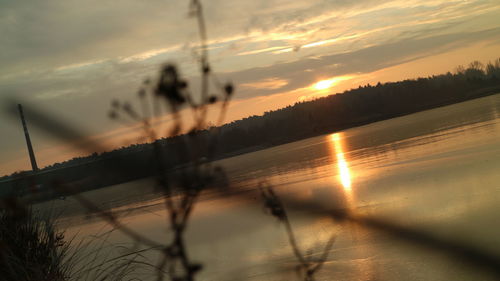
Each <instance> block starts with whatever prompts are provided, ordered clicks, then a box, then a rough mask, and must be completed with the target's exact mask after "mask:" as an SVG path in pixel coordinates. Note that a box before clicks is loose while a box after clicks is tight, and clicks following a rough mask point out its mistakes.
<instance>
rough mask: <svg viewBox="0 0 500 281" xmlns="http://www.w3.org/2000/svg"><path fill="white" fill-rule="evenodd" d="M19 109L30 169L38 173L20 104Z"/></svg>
mask: <svg viewBox="0 0 500 281" xmlns="http://www.w3.org/2000/svg"><path fill="white" fill-rule="evenodd" d="M17 106H18V108H19V115H21V122H22V123H23V129H24V137H25V138H26V145H27V146H28V153H29V155H30V161H31V168H32V169H33V172H36V171H38V166H37V165H36V159H35V153H34V152H33V146H32V145H31V139H30V134H29V133H28V126H26V120H24V114H23V107H22V106H21V104H18V105H17Z"/></svg>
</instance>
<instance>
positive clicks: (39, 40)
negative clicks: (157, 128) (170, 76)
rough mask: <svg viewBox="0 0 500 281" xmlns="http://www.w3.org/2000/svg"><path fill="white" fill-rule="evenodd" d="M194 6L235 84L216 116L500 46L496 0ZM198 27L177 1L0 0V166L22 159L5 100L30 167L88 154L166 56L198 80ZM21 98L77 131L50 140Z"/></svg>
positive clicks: (479, 56)
mask: <svg viewBox="0 0 500 281" xmlns="http://www.w3.org/2000/svg"><path fill="white" fill-rule="evenodd" d="M202 4H203V9H204V15H205V19H206V25H207V31H208V43H209V44H208V49H209V54H210V61H211V64H212V69H213V71H214V72H215V73H216V74H217V77H218V78H219V80H221V81H231V82H233V83H234V84H235V86H236V92H235V96H234V100H233V101H232V102H231V104H230V107H229V110H228V113H227V116H226V119H225V121H226V122H230V121H233V120H237V119H241V118H244V117H247V116H250V115H261V114H263V113H264V112H266V111H270V110H274V109H277V108H280V107H284V106H287V105H291V104H294V103H296V102H298V101H303V100H310V99H314V98H317V97H321V96H326V95H329V94H335V93H339V92H343V91H345V90H347V89H350V88H357V87H358V86H359V85H365V84H367V83H371V84H375V83H377V82H379V81H381V82H387V81H397V80H402V79H409V78H416V77H421V76H428V75H433V74H440V73H445V72H447V71H453V70H454V69H455V68H456V67H457V66H458V65H464V66H467V64H469V63H470V62H471V61H474V60H479V61H482V62H483V63H485V62H488V61H490V60H491V61H492V60H495V59H497V58H499V57H500V52H499V50H500V21H499V20H498V19H499V18H500V2H499V1H498V0H419V1H417V0H359V1H347V0H307V1H298V0H252V1H248V0H244V1H243V0H233V1H226V0H211V1H202ZM198 38H199V35H198V29H197V25H196V19H195V18H193V17H190V16H189V1H188V0H168V1H167V0H146V1H144V0H143V1H139V0H121V1H111V0H99V1H97V0H84V1H81V0H79V1H76V0H65V1H61V0H44V1H37V0H24V1H16V0H0V132H1V133H0V135H1V136H2V137H1V138H0V145H1V150H0V157H1V158H0V159H1V160H0V175H4V174H10V173H12V172H14V171H20V170H26V169H29V168H30V162H29V158H28V153H27V150H26V147H25V142H24V136H23V131H22V127H21V123H20V120H19V118H18V117H17V116H15V115H12V114H8V113H7V111H6V110H4V109H5V108H6V106H7V105H9V104H11V103H12V101H14V102H16V103H22V104H23V105H24V106H25V111H26V112H25V114H26V117H27V122H28V127H29V129H30V133H31V139H32V142H33V147H34V149H35V154H36V156H37V161H38V162H39V166H41V167H43V166H46V165H49V164H51V163H54V162H59V161H64V160H66V159H69V158H72V157H75V156H79V155H86V154H88V153H89V151H88V150H86V149H76V148H75V146H74V145H73V144H74V143H78V142H80V143H81V142H82V141H88V140H94V141H98V142H99V143H101V144H103V146H105V147H106V148H109V149H112V148H115V147H120V146H125V145H127V144H130V143H134V142H137V141H138V138H137V135H138V134H139V130H138V126H137V125H134V124H131V125H127V124H124V123H123V122H117V121H116V120H111V119H109V118H108V117H107V116H108V112H109V109H110V103H111V101H112V100H114V99H117V100H121V101H130V102H131V103H132V104H135V103H136V102H137V100H138V98H137V91H138V89H139V87H140V85H141V83H142V81H144V79H147V78H150V79H153V80H154V79H155V77H157V75H158V71H159V69H160V67H161V66H162V65H164V64H165V63H175V64H176V65H177V66H178V67H179V69H180V70H181V73H182V75H183V76H185V77H187V79H188V81H189V83H190V85H191V86H192V87H193V89H194V90H196V89H197V85H198V81H199V79H198V78H197V77H198V76H199V73H198V66H197V59H196V55H195V54H196V52H197V50H199V39H198ZM324 80H327V82H321V83H319V84H318V82H320V81H324ZM194 92H196V91H194ZM30 107H32V108H36V109H37V110H39V111H42V112H45V113H46V114H49V116H52V117H54V118H57V119H58V120H61V121H62V122H64V123H67V124H70V125H71V126H72V127H73V128H77V129H78V130H79V131H80V132H81V134H82V135H83V136H84V137H85V138H84V139H72V140H71V141H68V140H67V139H65V140H62V139H59V138H58V137H56V136H54V135H52V134H51V133H50V132H47V131H45V130H43V129H41V128H37V127H36V126H34V125H33V124H32V123H31V125H30V114H29V108H30ZM214 115H215V111H213V112H211V115H210V116H214ZM186 118H189V116H187V115H186ZM162 120H163V122H162V123H161V124H162V126H168V124H169V117H168V116H165V117H164V118H163V119H162ZM214 122H215V121H214Z"/></svg>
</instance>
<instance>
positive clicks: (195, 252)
mask: <svg viewBox="0 0 500 281" xmlns="http://www.w3.org/2000/svg"><path fill="white" fill-rule="evenodd" d="M499 117H500V95H498V94H497V95H495V96H490V97H486V98H482V99H477V100H473V101H468V102H465V103H461V104H456V105H451V106H447V107H443V108H438V109H433V110H429V111H425V112H420V113H417V114H412V115H409V116H404V117H400V118H395V119H391V120H387V121H382V122H377V123H374V124H370V125H366V126H362V127H358V128H353V129H349V130H346V131H342V132H337V133H334V134H330V135H323V136H319V137H314V138H309V139H305V140H302V141H298V142H294V143H289V144H285V145H281V146H277V147H273V148H269V149H265V150H262V151H257V152H253V153H249V154H245V155H240V156H237V157H233V158H229V159H224V160H221V161H218V162H217V164H220V165H222V166H223V167H225V169H226V172H227V173H228V174H229V177H230V180H231V185H232V190H233V191H235V194H236V195H235V196H231V197H227V196H221V194H220V193H218V192H217V191H209V192H207V193H205V194H204V195H203V196H202V198H201V201H200V202H199V204H198V205H197V206H196V209H195V212H194V217H193V219H192V221H191V224H190V226H189V229H188V233H187V241H188V250H189V253H190V256H191V257H192V258H193V259H194V260H196V261H200V262H202V263H203V264H204V270H203V271H202V273H201V274H200V276H199V277H200V278H199V279H200V280H298V278H297V277H296V274H295V272H294V266H295V265H296V260H295V258H294V256H293V255H292V252H291V249H290V246H289V244H288V240H287V238H286V235H285V232H284V227H283V226H282V225H281V224H279V223H278V222H277V221H276V219H275V218H273V217H270V216H269V215H266V214H265V212H264V210H263V207H262V202H261V200H260V198H259V197H257V196H254V195H252V194H254V193H252V192H251V191H255V190H256V189H257V186H258V185H259V183H261V182H262V181H266V182H268V183H269V184H271V185H272V186H274V188H275V190H276V191H277V193H279V194H280V195H282V196H285V197H289V198H294V199H296V200H306V201H307V202H314V203H315V204H317V205H318V206H325V207H332V206H335V207H343V208H348V209H349V210H351V211H352V212H353V213H355V214H361V215H369V216H375V217H379V218H384V219H386V220H388V221H390V222H394V223H398V224H401V225H404V226H407V227H411V228H416V229H420V230H424V231H426V232H428V233H431V234H433V235H436V236H438V237H442V238H446V239H452V240H453V241H463V242H464V243H467V244H470V245H474V246H475V247H477V248H480V249H485V250H488V251H490V252H494V253H497V254H498V255H499V256H500V242H499V241H498V238H499V237H500V118H499ZM151 186H152V185H151V181H150V180H148V179H145V180H140V181H135V182H130V183H127V184H122V185H118V186H113V187H109V188H106V189H102V190H97V191H92V192H87V193H85V196H86V197H88V198H89V199H91V200H93V201H94V202H96V204H99V205H100V206H101V207H103V208H110V209H113V210H114V211H115V212H117V213H120V214H121V217H122V220H123V221H124V222H125V223H126V224H127V225H128V226H130V227H132V228H134V229H136V230H138V231H139V232H141V233H144V234H145V235H147V236H149V237H151V238H152V239H155V240H157V241H165V238H166V237H168V235H169V234H168V231H167V225H166V224H165V221H166V219H165V214H164V210H163V209H162V205H161V200H160V199H159V198H158V195H157V194H155V193H154V192H153V191H152V189H151ZM47 205H51V206H53V207H55V208H56V209H58V210H65V213H66V214H70V215H68V217H66V218H64V219H62V220H61V225H62V226H65V227H68V235H71V234H74V233H77V232H78V233H79V234H78V237H85V236H86V235H89V234H95V233H96V232H99V233H104V232H105V231H106V230H107V229H109V227H108V226H106V224H105V223H103V222H101V221H99V220H98V219H92V218H91V219H89V217H91V215H88V214H84V212H83V211H82V210H81V207H79V206H78V204H76V203H75V202H74V199H73V198H68V199H67V200H65V201H61V200H59V201H57V202H50V203H45V205H44V206H45V207H46V206H47ZM288 211H289V214H290V220H291V222H292V226H293V228H294V230H295V232H296V235H297V237H298V242H299V245H300V247H301V249H302V250H303V251H305V252H307V253H309V254H310V255H313V256H314V255H319V253H320V252H321V249H322V248H323V247H324V245H325V243H326V240H327V239H328V238H329V237H330V235H332V233H333V234H335V235H336V240H335V243H334V246H333V248H332V250H331V252H330V255H329V260H328V262H327V263H326V264H325V266H324V267H323V268H322V270H321V271H320V272H318V274H317V275H316V277H317V280H357V281H361V280H494V279H493V277H491V276H488V275H487V274H485V273H481V272H480V271H477V270H476V269H474V268H471V267H469V266H468V265H467V264H465V263H463V262H460V261H457V260H454V259H452V258H451V259H450V258H449V257H447V256H445V255H443V254H442V253H439V252H434V251H430V250H428V249H425V248H422V247H419V246H417V245H413V244H407V243H404V242H401V241H399V240H397V239H394V238H392V237H390V236H388V235H386V234H384V233H380V232H377V231H374V230H370V229H367V228H364V227H363V226H360V225H354V224H351V223H347V224H338V223H335V222H333V221H331V220H330V219H328V218H326V217H320V216H312V215H308V214H305V213H303V212H300V211H298V210H293V209H289V210H288ZM82 218H87V219H82ZM109 241H111V242H113V243H123V242H127V241H128V240H127V238H125V237H124V236H123V235H121V234H119V233H118V232H114V233H112V234H111V235H110V237H109ZM150 255H151V257H154V254H153V253H151V254H150ZM143 277H144V276H143Z"/></svg>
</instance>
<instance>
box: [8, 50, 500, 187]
mask: <svg viewBox="0 0 500 281" xmlns="http://www.w3.org/2000/svg"><path fill="white" fill-rule="evenodd" d="M499 92H500V58H499V59H497V60H495V61H494V62H490V63H488V64H487V65H486V66H485V65H483V64H482V63H480V62H478V61H474V62H472V63H470V64H469V66H468V67H462V66H459V67H457V69H456V71H455V72H454V73H451V72H448V73H446V74H442V75H437V76H435V75H433V76H430V77H426V78H418V79H409V80H404V81H399V82H389V83H378V84H376V85H370V84H367V85H364V86H359V87H358V88H356V89H351V90H348V91H345V92H343V93H338V94H335V95H330V96H327V97H323V98H318V99H316V100H312V101H304V102H297V103H295V104H294V105H290V106H287V107H285V108H281V109H278V110H273V111H269V112H265V113H264V114H263V115H261V116H250V117H247V118H244V119H242V120H238V121H234V122H231V123H228V124H225V125H223V126H221V127H218V128H215V127H212V128H208V129H206V130H202V131H197V132H194V133H192V134H196V135H197V139H198V141H197V145H198V146H203V145H204V143H209V142H208V141H207V142H204V141H203V140H204V139H208V138H212V137H215V135H217V138H218V146H217V148H216V149H215V150H210V149H204V148H202V147H199V148H200V149H199V151H204V152H202V153H201V154H200V153H198V154H197V155H198V157H202V158H207V159H220V158H225V157H229V156H233V155H237V154H241V153H245V152H250V151H255V150H258V149H262V148H266V147H270V146H274V145H279V144H283V143H287V142H292V141H296V140H300V139H303V138H308V137H312V136H317V135H321V134H326V133H331V132H335V131H339V130H344V129H347V128H351V127H355V126H360V125H364V124H368V123H371V122H376V121H380V120H384V119H389V118H393V117H397V116H401V115H406V114H410V113H414V112H418V111H422V110H426V109H430V108H434V107H439V106H443V105H447V104H452V103H457V102H461V101H466V100H469V99H474V98H478V97H483V96H486V95H491V94H495V93H499ZM188 139H189V136H188V135H180V136H175V137H170V138H164V139H159V140H157V142H159V144H160V145H161V147H163V148H164V150H165V151H166V153H167V154H168V153H169V151H183V150H185V143H186V141H188ZM153 153H154V150H153V145H152V144H151V143H148V144H135V145H131V146H128V147H124V148H120V149H116V150H113V151H110V152H104V153H100V154H98V153H94V154H92V155H89V156H86V157H77V158H73V159H71V160H68V161H65V162H62V163H56V164H53V165H51V166H48V167H45V168H43V169H41V170H40V173H39V174H38V175H37V176H36V177H37V180H36V182H37V183H40V182H41V183H44V184H45V183H49V182H50V181H52V180H53V179H56V178H57V179H58V180H64V181H69V182H78V183H81V184H80V185H81V186H85V187H86V188H97V187H102V186H107V185H111V184H117V183H120V182H125V181H130V180H133V179H138V178H142V177H146V176H149V175H150V174H151V173H152V171H155V167H154V163H153V162H154V161H151V159H154V157H153ZM188 154H189V153H184V154H182V153H176V154H172V157H168V159H169V163H168V167H170V168H172V167H175V166H177V165H183V164H187V162H189V160H190V159H192V158H190V157H189V155H188ZM208 154H210V155H208ZM169 156H170V155H169ZM116 163H119V165H120V169H121V171H122V172H121V173H113V172H112V171H110V172H109V173H102V171H103V169H106V167H109V166H112V165H116ZM123 171H127V173H123ZM27 174H31V173H30V172H20V173H14V174H12V175H10V176H5V177H3V178H1V179H2V180H6V179H9V178H17V177H22V176H23V175H24V176H25V175H27ZM93 175H98V176H93ZM32 180H33V179H32ZM10 188H15V186H10Z"/></svg>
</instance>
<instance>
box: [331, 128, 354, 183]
mask: <svg viewBox="0 0 500 281" xmlns="http://www.w3.org/2000/svg"><path fill="white" fill-rule="evenodd" d="M331 138H332V142H333V145H334V148H335V156H336V158H337V166H338V169H339V175H340V183H341V184H342V186H343V187H344V189H345V190H346V191H351V184H352V183H351V172H350V170H349V165H348V163H347V161H346V159H345V157H344V150H343V148H342V143H341V138H340V133H335V134H333V135H331Z"/></svg>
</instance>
